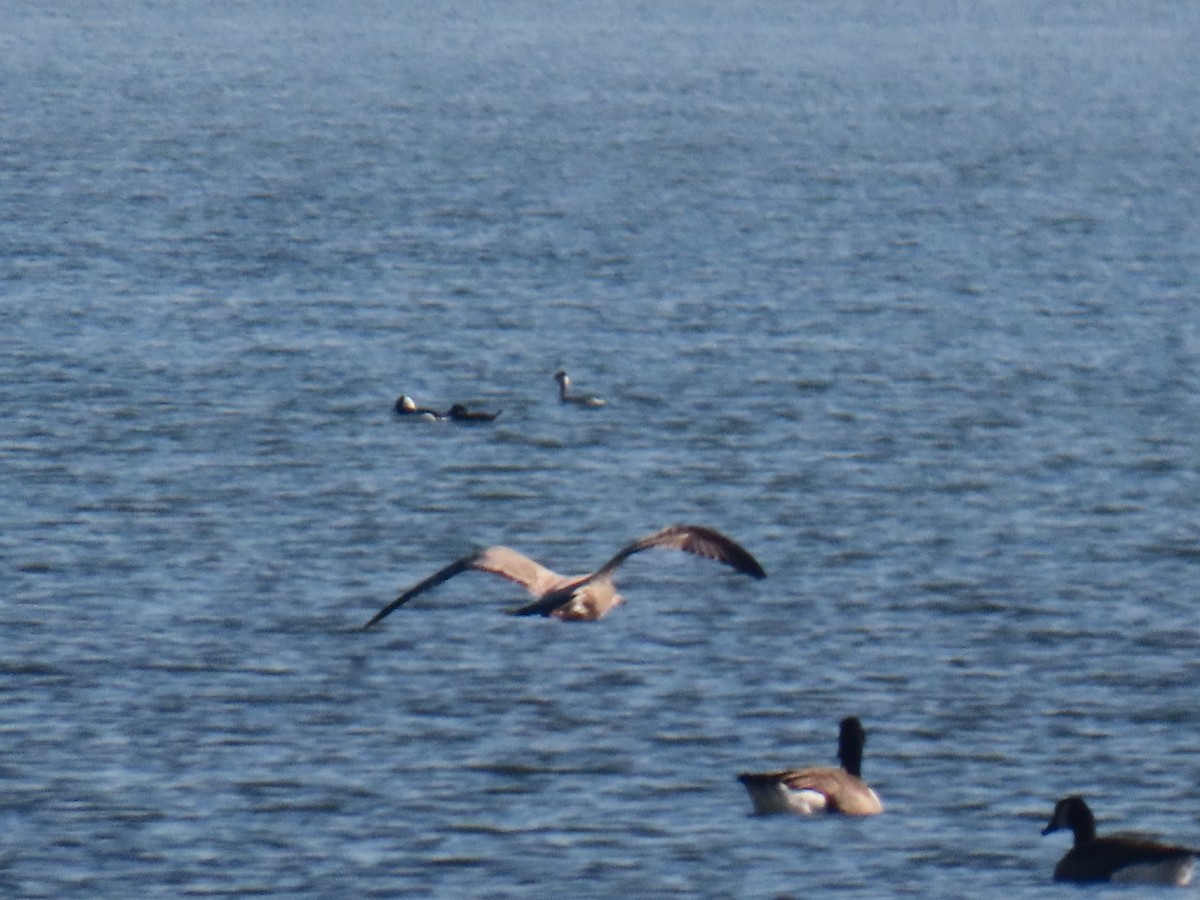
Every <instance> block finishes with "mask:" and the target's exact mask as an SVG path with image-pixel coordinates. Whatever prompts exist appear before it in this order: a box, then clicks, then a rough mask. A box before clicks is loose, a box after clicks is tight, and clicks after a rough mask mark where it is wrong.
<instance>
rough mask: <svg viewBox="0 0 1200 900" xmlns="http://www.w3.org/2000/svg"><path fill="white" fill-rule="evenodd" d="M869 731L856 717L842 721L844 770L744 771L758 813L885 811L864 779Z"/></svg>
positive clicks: (840, 755) (840, 747)
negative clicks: (865, 745) (864, 748)
mask: <svg viewBox="0 0 1200 900" xmlns="http://www.w3.org/2000/svg"><path fill="white" fill-rule="evenodd" d="M866 742H867V732H866V731H865V730H864V729H863V726H862V722H860V721H859V720H858V719H857V718H856V717H854V716H849V717H848V718H845V719H842V723H841V728H840V729H839V731H838V759H839V760H840V761H841V763H842V767H841V768H840V769H839V768H836V767H834V766H810V767H809V768H807V769H785V770H784V771H782V772H743V773H742V774H741V775H739V776H738V781H740V782H741V783H742V784H743V785H745V786H746V790H747V791H748V792H749V793H750V800H751V801H752V802H753V803H754V811H755V812H756V813H759V814H766V813H800V814H801V815H805V816H809V815H813V814H814V813H821V812H828V813H843V814H845V815H847V816H873V815H875V814H876V813H881V812H883V804H882V803H880V802H879V797H878V796H877V795H876V794H875V792H874V791H873V790H871V789H870V788H869V787H868V786H867V784H866V782H864V781H863V780H862V777H861V776H862V752H863V745H864V744H866Z"/></svg>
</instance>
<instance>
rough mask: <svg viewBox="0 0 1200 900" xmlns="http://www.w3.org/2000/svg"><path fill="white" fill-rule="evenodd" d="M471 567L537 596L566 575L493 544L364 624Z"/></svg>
mask: <svg viewBox="0 0 1200 900" xmlns="http://www.w3.org/2000/svg"><path fill="white" fill-rule="evenodd" d="M468 569H478V570H479V571H481V572H493V573H495V574H496V575H501V576H503V577H504V578H507V579H508V580H509V581H515V582H516V583H517V584H519V585H521V586H522V587H524V588H525V589H526V590H528V591H529V593H531V594H533V596H535V597H540V596H541V595H542V594H544V593H545V592H546V591H548V590H551V589H552V588H553V587H555V586H556V585H557V584H558V583H559V582H561V581H562V580H563V579H562V577H561V576H559V575H558V574H557V573H556V572H552V571H550V570H549V569H547V568H546V567H545V566H542V565H539V564H538V563H536V562H534V561H533V560H532V559H530V558H529V557H527V556H524V555H522V554H520V553H518V552H517V551H516V550H511V549H509V548H508V547H489V548H488V549H487V550H484V551H483V552H481V553H472V554H471V555H470V556H464V557H463V558H462V559H458V560H455V561H454V562H452V563H450V565H448V566H446V567H445V568H444V569H439V570H438V571H437V572H434V573H433V574H432V575H430V576H429V577H428V578H426V579H425V580H424V581H420V582H418V583H417V584H414V585H413V586H412V587H410V588H409V589H408V590H407V591H405V592H404V593H403V594H401V595H400V596H399V597H397V598H396V599H395V600H393V601H392V602H391V603H389V604H388V605H387V606H385V607H384V608H383V609H381V610H380V611H379V612H377V613H375V615H374V616H373V617H372V618H371V621H369V622H367V624H366V625H364V626H363V630H364V631H365V630H366V629H368V628H370V627H371V626H372V625H374V624H375V623H376V622H378V621H379V620H380V619H382V618H384V617H386V616H388V615H390V614H391V613H392V612H393V611H394V610H396V609H398V608H399V607H401V606H403V605H404V604H405V603H407V602H408V601H409V600H411V599H412V598H413V597H416V596H417V595H418V594H423V593H424V592H425V591H427V590H429V589H430V588H433V587H437V586H438V585H439V584H441V583H442V582H443V581H449V580H450V579H451V578H453V577H454V576H455V575H458V574H459V573H460V572H465V571H467V570H468Z"/></svg>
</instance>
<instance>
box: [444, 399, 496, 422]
mask: <svg viewBox="0 0 1200 900" xmlns="http://www.w3.org/2000/svg"><path fill="white" fill-rule="evenodd" d="M502 412H504V410H499V411H497V412H494V413H489V412H472V411H471V410H469V409H467V408H466V406H464V405H463V404H461V403H455V404H454V405H453V406H451V407H450V409H449V411H447V413H446V418H447V419H449V420H450V421H451V422H491V421H492V420H493V419H495V418H496V417H497V416H499V415H500V413H502Z"/></svg>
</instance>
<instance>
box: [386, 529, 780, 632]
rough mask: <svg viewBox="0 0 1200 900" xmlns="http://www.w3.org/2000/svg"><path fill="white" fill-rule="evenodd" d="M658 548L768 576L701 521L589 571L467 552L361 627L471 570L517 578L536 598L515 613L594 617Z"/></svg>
mask: <svg viewBox="0 0 1200 900" xmlns="http://www.w3.org/2000/svg"><path fill="white" fill-rule="evenodd" d="M655 547H662V548H664V549H667V550H682V551H684V552H685V553H691V554H694V555H695V556H703V557H705V558H706V559H711V560H714V561H716V562H719V563H722V564H724V565H727V566H730V567H731V568H733V569H735V570H737V571H738V572H741V573H743V574H745V575H749V576H751V577H752V578H765V577H766V576H767V573H766V572H765V571H763V567H762V566H761V565H759V563H758V560H756V559H755V558H754V557H753V556H751V555H750V552H749V551H748V550H746V549H745V548H744V547H742V546H741V545H740V544H738V543H736V542H735V541H734V540H732V539H731V538H728V537H726V536H725V535H723V534H721V533H720V532H719V531H715V530H713V529H711V528H705V527H704V526H701V525H670V526H668V527H666V528H664V529H662V530H661V531H656V532H654V534H649V535H646V536H645V537H642V538H638V539H637V540H636V541H634V542H633V543H631V544H628V545H626V546H625V547H622V548H621V550H620V551H618V553H617V555H616V556H614V557H613V558H612V559H610V560H609V561H608V562H606V563H605V564H604V565H602V566H601V567H600V568H599V569H597V570H596V571H595V572H592V573H590V574H588V575H574V576H564V575H559V574H558V573H557V572H553V571H551V570H550V569H547V568H546V567H545V566H543V565H541V564H540V563H537V562H535V561H534V560H532V559H530V558H529V557H527V556H524V555H522V554H520V553H518V552H517V551H516V550H511V549H509V548H508V547H499V546H497V547H489V548H488V549H486V550H483V551H481V552H479V553H473V554H471V555H470V556H464V557H463V558H462V559H459V560H456V561H454V562H452V563H450V565H448V566H446V567H445V568H444V569H442V570H440V571H438V572H435V573H434V574H433V575H430V576H429V577H428V578H426V579H425V580H424V581H421V582H418V583H417V584H415V585H413V586H412V587H411V588H409V589H408V590H407V591H405V592H404V593H403V594H401V595H400V596H399V597H397V598H396V599H395V600H393V601H392V602H391V603H389V604H388V605H387V606H385V607H384V608H383V609H381V610H380V611H379V612H377V613H376V614H375V616H374V618H372V619H371V621H369V622H368V623H367V624H366V625H364V626H363V628H364V629H366V628H370V627H371V626H372V625H374V624H375V623H376V622H378V621H379V620H380V619H382V618H384V617H385V616H387V615H389V614H390V613H391V612H392V611H393V610H395V609H398V608H399V607H400V606H402V605H404V604H405V603H407V602H408V601H409V600H411V599H412V598H413V597H416V596H417V595H418V594H423V593H424V592H425V591H427V590H429V589H430V588H432V587H436V586H437V585H439V584H441V583H442V582H443V581H448V580H449V579H451V578H453V577H454V576H455V575H458V574H459V573H460V572H466V571H467V570H469V569H476V570H478V571H480V572H493V573H495V574H496V575H501V576H503V577H505V578H507V579H509V580H510V581H515V582H516V583H517V584H519V585H521V586H522V587H524V588H525V589H526V590H527V591H529V593H530V594H531V595H532V596H533V597H534V598H535V599H534V602H533V603H530V604H528V605H527V606H522V607H520V608H519V609H515V610H513V611H512V612H513V615H517V616H548V617H552V618H555V619H571V620H585V621H593V620H595V619H599V618H601V617H602V616H604V615H605V614H607V613H608V612H609V611H610V610H612V609H613V607H615V606H617V605H618V604H620V603H622V602H623V601H624V598H623V597H622V596H621V595H620V594H618V593H617V591H616V587H615V586H614V584H613V575H614V574H615V573H616V571H617V568H618V567H619V566H620V565H621V563H623V562H625V560H627V559H628V558H629V557H631V556H633V555H634V554H635V553H640V552H641V551H643V550H650V549H652V548H655Z"/></svg>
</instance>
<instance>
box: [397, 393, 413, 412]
mask: <svg viewBox="0 0 1200 900" xmlns="http://www.w3.org/2000/svg"><path fill="white" fill-rule="evenodd" d="M416 411H417V404H415V403H413V398H412V397H410V396H408V394H401V396H400V399H399V400H397V401H396V412H416Z"/></svg>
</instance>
